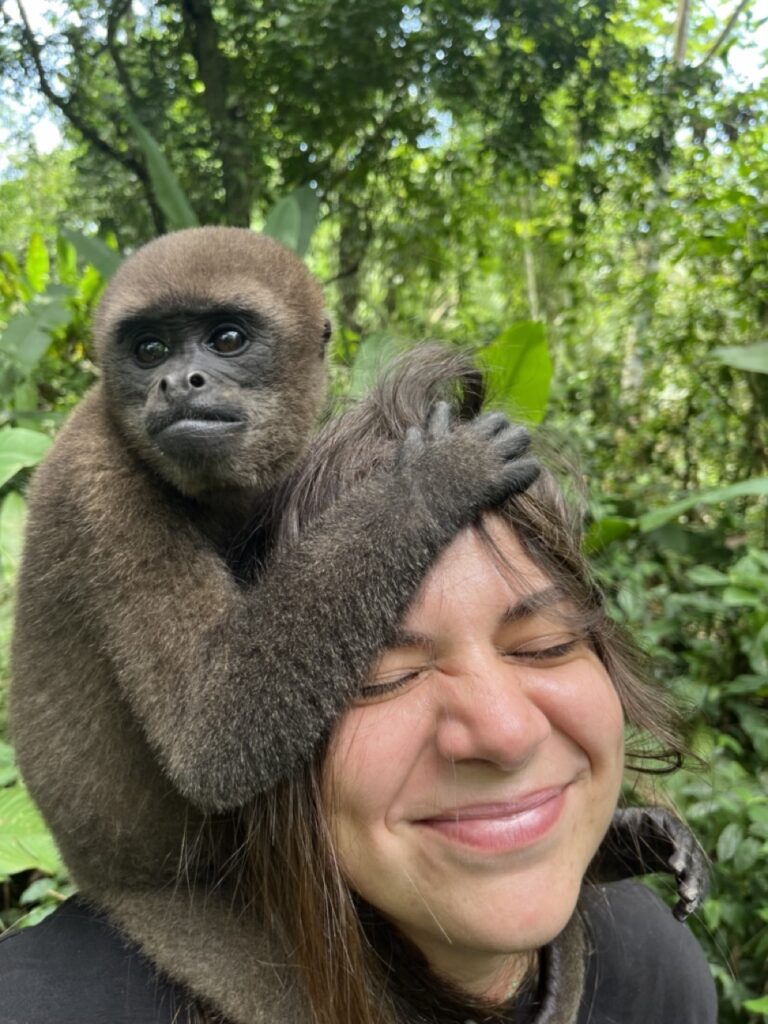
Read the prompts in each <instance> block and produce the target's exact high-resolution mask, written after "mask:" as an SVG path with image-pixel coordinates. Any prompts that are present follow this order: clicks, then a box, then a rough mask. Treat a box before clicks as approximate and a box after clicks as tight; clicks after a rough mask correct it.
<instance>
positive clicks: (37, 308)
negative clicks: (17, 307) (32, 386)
mask: <svg viewBox="0 0 768 1024" xmlns="http://www.w3.org/2000/svg"><path fill="white" fill-rule="evenodd" d="M67 291H68V289H67ZM69 318H70V312H69V307H68V305H67V303H66V300H65V298H64V296H63V294H62V290H61V288H59V289H57V290H56V291H54V290H53V289H49V290H48V291H47V292H46V293H45V294H44V295H41V296H39V297H38V298H37V299H36V300H35V304H34V306H32V307H31V308H30V309H29V311H28V312H26V313H17V314H16V316H14V317H12V319H11V320H9V322H8V326H7V327H6V328H5V330H4V331H3V333H2V336H1V337H0V352H4V353H5V354H6V355H8V356H10V357H11V359H12V360H13V362H14V363H15V364H16V365H17V366H18V367H19V369H20V370H21V371H22V373H23V374H24V375H25V376H27V375H28V374H29V373H31V372H32V370H33V369H34V368H35V366H36V365H37V364H38V362H39V361H40V360H41V359H42V357H43V356H44V355H45V353H46V351H47V350H48V346H49V345H50V344H51V331H54V330H56V328H57V327H63V326H64V324H66V323H67V321H68V320H69Z"/></svg>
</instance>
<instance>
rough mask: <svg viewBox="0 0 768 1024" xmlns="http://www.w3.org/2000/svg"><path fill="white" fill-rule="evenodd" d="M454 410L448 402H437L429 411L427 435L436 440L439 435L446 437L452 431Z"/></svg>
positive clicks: (431, 439)
mask: <svg viewBox="0 0 768 1024" xmlns="http://www.w3.org/2000/svg"><path fill="white" fill-rule="evenodd" d="M452 421H453V412H452V411H451V407H450V405H449V404H448V403H447V402H436V403H435V405H433V406H432V408H431V409H430V411H429V416H428V417H427V437H428V438H429V440H430V441H435V440H437V438H439V437H445V435H446V434H449V433H450V431H451V423H452Z"/></svg>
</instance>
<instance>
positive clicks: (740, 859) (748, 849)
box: [733, 836, 763, 875]
mask: <svg viewBox="0 0 768 1024" xmlns="http://www.w3.org/2000/svg"><path fill="white" fill-rule="evenodd" d="M762 851H763V844H762V843H761V842H759V840H757V839H753V838H752V836H747V838H746V839H745V840H744V842H743V843H741V845H740V846H739V848H738V850H737V851H736V855H735V856H734V858H733V866H734V868H735V869H736V871H738V872H739V874H742V875H743V874H744V872H745V871H749V869H750V868H751V867H753V866H754V865H755V864H757V862H758V860H759V858H760V856H761V854H762Z"/></svg>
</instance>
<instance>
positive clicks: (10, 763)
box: [0, 742, 19, 786]
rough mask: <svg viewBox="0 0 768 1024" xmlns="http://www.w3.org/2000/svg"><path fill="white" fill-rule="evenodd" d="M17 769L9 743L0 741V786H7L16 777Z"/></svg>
mask: <svg viewBox="0 0 768 1024" xmlns="http://www.w3.org/2000/svg"><path fill="white" fill-rule="evenodd" d="M18 774H19V773H18V770H17V768H16V762H15V761H14V757H13V747H12V746H11V745H10V743H2V742H0V786H9V785H10V784H11V783H12V782H15V781H16V779H17V778H18Z"/></svg>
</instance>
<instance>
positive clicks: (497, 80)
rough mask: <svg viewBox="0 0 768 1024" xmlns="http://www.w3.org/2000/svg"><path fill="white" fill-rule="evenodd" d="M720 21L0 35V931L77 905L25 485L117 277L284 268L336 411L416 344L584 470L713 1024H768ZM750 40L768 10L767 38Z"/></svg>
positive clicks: (306, 24)
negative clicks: (635, 654)
mask: <svg viewBox="0 0 768 1024" xmlns="http://www.w3.org/2000/svg"><path fill="white" fill-rule="evenodd" d="M759 7H760V5H759V4H758V3H756V2H755V3H750V2H749V0H741V2H737V0H732V2H731V3H730V4H721V3H717V2H710V3H704V2H703V0H696V2H694V0H680V2H679V3H675V2H672V0H667V2H665V3H662V2H656V0H626V2H623V0H582V2H580V3H574V2H573V0H547V2H546V3H541V2H540V0H537V2H534V0H520V2H515V0H498V2H496V3H484V2H475V0H464V2H461V3H458V2H452V0H435V2H433V0H424V2H423V3H419V4H414V5H413V6H403V5H401V4H397V3H393V2H391V0H355V3H354V4H350V3H348V2H341V0H282V2H280V3H277V2H272V0H266V2H261V3H260V2H246V0H221V2H216V3H213V2H212V0H181V2H178V3H176V2H160V3H154V4H149V3H143V2H139V0H107V2H103V3H99V4H96V3H90V2H81V0H73V2H65V0H53V2H46V3H42V2H39V0H35V2H33V0H22V2H18V3H8V4H6V5H5V8H4V13H3V19H2V21H0V79H1V82H0V85H1V88H2V99H0V143H1V144H0V401H1V403H2V411H1V412H0V574H1V577H0V919H1V922H2V924H4V925H8V924H11V923H12V922H14V921H16V920H20V919H23V920H24V921H26V922H28V923H29V922H34V921H35V920H37V919H39V917H40V916H41V915H43V914H44V913H46V912H47V911H48V910H49V909H50V908H51V906H53V905H55V903H56V902H57V901H58V900H60V899H61V898H63V897H64V896H65V895H66V894H67V893H68V892H69V891H70V888H69V885H68V882H67V879H66V877H65V875H64V872H63V869H62V867H61V865H60V862H59V860H58V856H57V853H56V850H55V848H54V846H53V844H52V842H51V840H50V838H49V837H48V836H47V834H46V832H45V829H44V826H43V824H42V822H41V821H40V819H39V816H38V815H37V813H36V811H35V810H34V808H33V807H32V805H31V804H30V802H29V800H28V798H27V796H26V793H25V791H24V789H23V787H22V786H21V784H20V783H19V781H18V778H17V773H16V770H15V768H14V764H13V755H12V749H11V746H10V744H9V742H8V736H7V731H6V728H5V712H4V691H5V686H6V684H7V675H8V659H7V652H8V641H9V635H10V626H11V617H12V607H13V586H14V576H15V570H16V567H17V564H18V558H19V553H20V547H21V537H22V530H23V522H24V497H23V494H24V488H25V485H26V482H27V480H28V478H29V473H30V471H31V469H32V467H33V466H34V465H35V463H36V462H37V461H38V460H39V459H40V458H41V456H42V455H43V454H44V452H45V450H46V448H47V447H48V446H49V444H50V439H51V437H52V436H53V434H54V433H55V431H56V429H57V427H58V426H59V424H60V423H61V422H62V420H63V418H64V417H65V416H66V414H67V412H68V411H69V410H70V409H71V408H72V407H73V406H74V404H75V403H76V402H77V400H78V399H79V397H80V396H81V395H82V393H83V391H84V390H85V389H86V388H87V387H88V386H89V385H90V384H91V383H92V382H93V381H94V380H95V379H96V376H97V372H98V371H97V369H96V367H95V366H94V364H93V362H92V349H91V339H90V322H91V315H92V313H93V309H94V306H95V304H96V302H97V301H98V297H99V294H100V292H101V290H102V288H103V285H104V282H105V280H106V279H107V278H108V277H109V275H110V274H111V273H112V272H113V271H114V269H115V267H116V266H117V265H118V264H119V261H120V259H121V258H122V255H123V254H125V253H128V252H130V251H131V250H132V249H134V248H135V247H136V246H137V245H139V244H140V243H142V242H143V241H146V240H148V239H149V238H151V237H153V236H155V235H156V234H158V233H161V232H163V231H167V230H170V229H173V228H175V227H183V226H185V225H189V224H194V223H205V224H209V223H221V224H237V225H250V226H252V227H255V228H257V229H265V230H267V231H269V232H270V233H271V234H273V235H275V236H277V237H279V238H281V239H282V240H283V241H285V242H286V243H287V244H289V245H291V246H292V247H293V248H295V249H297V250H298V251H299V252H301V253H302V255H306V258H307V260H308V262H309V264H310V266H311V268H312V270H313V271H314V272H315V273H316V274H317V276H318V277H319V278H320V280H321V281H322V282H323V283H324V285H325V290H326V295H327V301H328V305H329V309H330V310H331V312H332V315H333V319H334V323H335V328H336V329H335V337H334V341H333V349H332V353H331V361H332V377H333V386H334V389H335V391H336V393H337V394H339V395H344V394H347V393H350V392H352V393H355V392H358V391H360V390H363V389H364V388H365V387H366V386H367V384H368V383H369V382H370V380H371V378H372V376H373V375H374V374H375V372H376V370H377V368H378V367H379V366H380V365H381V364H382V363H383V362H384V361H385V360H386V359H387V358H389V357H390V356H391V355H392V354H393V353H394V352H396V351H398V350H400V349H402V348H406V347H408V346H410V345H413V344H415V343H417V342H418V341H420V340H422V339H425V338H442V339H445V340H447V341H449V342H451V343H453V344H456V345H461V346H471V347H472V348H473V350H476V351H478V353H479V358H480V359H481V360H482V361H483V363H484V364H485V365H486V366H487V367H489V371H490V374H491V378H492V382H493V386H494V391H495V395H496V399H497V402H500V403H501V404H503V405H504V406H505V407H506V408H507V409H508V410H509V411H510V412H511V413H512V414H513V415H515V416H518V417H522V418H525V419H527V420H529V421H531V422H534V423H542V425H543V428H544V429H545V431H546V432H547V434H548V435H549V436H550V438H553V439H554V440H555V444H557V445H560V446H562V447H563V448H567V449H568V450H569V451H572V452H575V453H576V455H577V457H578V458H579V460H580V462H581V465H582V466H583V468H584V471H585V474H586V477H587V481H588V488H589V516H590V525H589V532H588V539H587V543H588V547H589V550H590V553H591V554H592V556H593V558H594V560H595V564H596V566H597V568H598V570H599V572H600V574H601V576H602V578H603V579H604V581H605V583H606V585H607V587H608V589H609V592H610V593H611V595H612V601H613V603H614V607H615V610H616V614H617V615H618V616H619V617H620V618H621V619H622V620H623V621H625V622H627V623H629V624H630V626H631V627H632V628H633V629H635V630H636V631H637V632H638V633H639V635H640V636H641V638H642V640H643V643H644V645H645V647H646V649H647V650H648V652H649V653H650V654H651V656H652V660H653V664H654V665H655V667H656V671H657V672H658V675H659V677H660V679H661V680H662V681H663V683H664V685H666V686H668V687H670V688H671V689H672V690H673V691H674V692H675V693H676V694H677V695H678V696H679V697H680V698H681V699H682V700H683V701H685V702H686V705H687V707H688V709H689V714H688V728H689V739H690V743H691V745H692V747H693V749H694V750H695V752H696V753H697V754H698V755H699V757H700V758H701V761H702V766H701V767H699V768H698V769H696V770H694V771H689V772H682V773H680V774H678V775H677V776H675V777H673V778H671V779H669V780H667V781H666V782H665V783H664V787H665V790H666V792H667V793H668V794H669V796H670V797H671V799H673V800H674V801H675V802H676V804H677V806H678V807H679V808H680V809H681V810H682V811H683V812H684V813H685V815H686V816H687V817H688V820H689V821H690V822H691V824H692V825H693V827H694V828H695V830H696V832H697V834H698V835H699V836H700V838H701V840H702V843H703V844H704V846H705V848H706V850H707V852H708V854H709V855H710V857H711V858H712V861H713V890H712V895H711V898H710V899H709V900H708V901H707V902H706V904H705V906H704V908H703V910H702V912H701V913H700V914H699V915H698V916H697V918H696V919H695V920H694V921H693V923H692V927H693V928H694V930H695V931H696V933H697V935H698V937H699V938H700V940H701V942H702V944H703V945H704V947H705V950H706V952H707V956H708V958H709V960H710V963H711V965H712V970H713V973H714V976H715V979H716V981H717V984H718V988H719V993H720V999H721V1007H722V1008H721V1021H722V1022H723V1024H736V1022H745V1021H746V1022H758V1021H765V1020H768V971H767V970H766V963H767V962H768V768H767V767H766V762H767V760H768V716H766V705H767V703H768V700H767V698H768V331H767V328H768V288H767V287H766V286H767V285H768V196H767V195H766V182H768V121H767V119H766V114H768V78H767V76H766V75H765V73H764V70H763V69H764V65H765V58H766V50H767V49H768V24H767V23H768V18H765V17H761V12H760V10H759ZM762 14H763V15H764V14H765V12H762Z"/></svg>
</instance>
